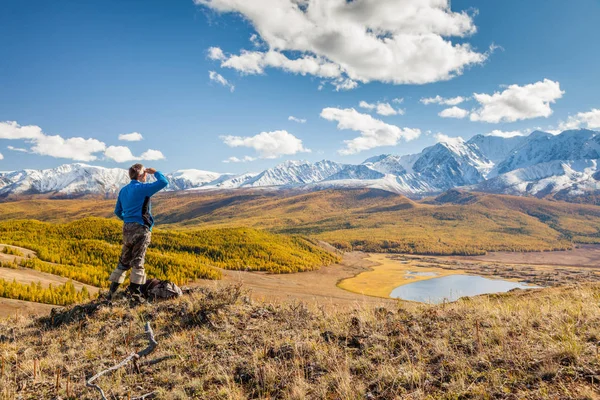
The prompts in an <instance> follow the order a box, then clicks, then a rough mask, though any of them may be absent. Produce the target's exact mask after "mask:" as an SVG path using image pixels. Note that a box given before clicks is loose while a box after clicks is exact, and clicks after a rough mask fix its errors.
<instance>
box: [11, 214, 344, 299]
mask: <svg viewBox="0 0 600 400" xmlns="http://www.w3.org/2000/svg"><path fill="white" fill-rule="evenodd" d="M121 230H122V223H120V222H118V221H115V220H108V219H102V218H86V219H83V220H79V221H74V222H71V223H66V224H51V223H46V222H39V221H32V220H23V221H5V222H1V223H0V243H3V244H9V245H13V246H19V247H24V248H27V249H31V250H33V251H35V252H36V253H37V258H27V259H24V260H22V261H21V263H20V265H21V266H23V267H27V268H32V269H35V270H38V271H43V272H48V273H51V274H55V275H59V276H62V277H65V278H68V279H72V280H76V281H79V282H82V283H86V284H89V285H93V286H97V287H106V286H107V284H108V282H107V279H108V276H109V275H110V272H111V271H112V270H113V269H114V268H115V266H116V265H117V263H118V259H119V255H120V252H121V240H122V239H121V238H122V231H121ZM338 260H339V258H338V257H337V256H335V255H333V254H331V253H329V252H328V251H326V250H324V249H322V248H321V247H319V246H318V245H317V244H316V242H314V241H312V240H310V239H306V238H303V237H300V236H296V235H291V236H288V235H277V234H273V233H268V232H265V231H261V230H256V229H251V228H224V229H207V230H189V231H182V232H176V231H163V230H158V229H156V230H155V231H154V232H153V233H152V244H151V246H150V248H149V249H148V252H147V256H146V265H145V266H146V270H147V274H148V276H150V277H153V278H158V279H168V280H171V281H173V282H175V283H177V284H180V285H181V284H185V283H188V282H191V281H194V280H196V279H219V278H220V277H221V272H220V271H219V269H218V268H224V269H234V270H253V271H267V272H271V273H291V272H298V271H307V270H312V269H315V268H319V267H320V266H322V265H328V264H331V263H334V262H337V261H338Z"/></svg>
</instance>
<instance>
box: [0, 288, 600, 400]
mask: <svg viewBox="0 0 600 400" xmlns="http://www.w3.org/2000/svg"><path fill="white" fill-rule="evenodd" d="M599 304H600V286H599V285H585V286H581V287H569V288H555V289H545V290H543V291H536V292H535V293H530V292H516V293H510V294H504V295H495V296H487V297H485V296H484V297H478V298H473V299H470V300H463V301H459V302H456V303H452V304H446V305H444V306H426V305H415V304H407V303H401V302H398V303H397V305H396V306H388V307H377V308H373V307H371V308H368V307H367V308H357V309H354V310H351V311H344V312H340V311H325V310H319V309H318V308H309V307H307V306H306V305H305V304H304V303H288V304H278V305H273V304H267V303H254V302H252V301H251V300H249V299H248V298H247V297H245V295H244V294H243V293H241V292H240V290H239V288H236V287H229V288H222V289H218V290H209V289H204V290H202V291H200V292H195V293H193V294H191V295H189V296H184V297H183V298H181V299H179V300H176V301H171V302H164V303H161V304H156V305H146V306H141V307H138V308H134V309H131V308H129V307H127V306H125V305H123V304H119V305H115V306H113V307H103V308H100V309H99V310H97V312H96V313H95V314H93V315H90V316H88V318H87V319H85V320H83V321H81V322H73V323H70V324H64V325H62V326H59V327H56V328H50V327H48V326H46V325H44V322H43V321H34V320H31V319H24V318H20V319H18V320H15V319H14V318H13V319H11V320H7V321H5V322H2V323H0V338H1V340H0V357H1V358H2V360H3V361H2V363H3V364H2V365H3V366H2V367H0V369H1V376H0V387H1V388H2V390H1V391H0V399H3V400H4V399H16V398H19V399H21V398H23V399H39V398H55V397H58V396H60V397H61V398H63V399H65V398H72V399H96V398H97V393H95V392H93V391H92V390H90V389H87V388H85V387H84V379H85V377H89V376H91V375H92V374H94V373H96V372H98V371H100V370H101V369H104V368H106V367H108V366H111V365H114V364H115V363H116V362H118V361H120V360H121V359H123V358H124V357H125V356H126V355H127V354H129V353H130V352H132V351H136V350H139V349H140V348H144V347H145V346H146V343H145V339H144V336H143V325H144V323H145V322H146V321H151V323H152V325H153V328H154V331H155V333H156V339H157V341H158V342H159V347H158V350H157V351H156V352H155V353H154V354H153V357H163V356H173V357H174V358H172V359H169V360H166V361H163V362H161V363H158V364H155V365H153V366H143V365H142V366H141V367H140V371H134V370H130V369H123V370H121V371H119V372H117V373H115V374H114V375H112V376H110V377H106V378H102V379H101V380H100V382H99V384H100V385H101V387H102V388H104V390H105V391H107V392H108V394H109V396H112V397H111V398H115V399H116V398H120V399H126V398H128V396H129V395H131V397H135V396H139V395H141V394H143V393H148V392H152V391H156V396H157V398H161V399H191V398H198V399H246V398H262V399H268V398H271V399H595V398H598V396H600V391H599V390H600V386H599V385H598V382H600V357H599V353H598V341H599V340H600V306H599ZM34 360H38V361H36V366H37V367H36V377H35V379H34V377H33V365H34ZM57 371H58V374H59V379H58V382H59V386H58V387H56V382H57V379H56V378H57ZM67 379H68V380H69V382H70V389H69V391H70V393H69V394H67V392H66V382H67Z"/></svg>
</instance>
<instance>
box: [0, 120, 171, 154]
mask: <svg viewBox="0 0 600 400" xmlns="http://www.w3.org/2000/svg"><path fill="white" fill-rule="evenodd" d="M134 134H136V135H139V136H140V137H141V135H140V134H139V133H136V132H134V133H131V134H128V135H121V136H126V137H129V136H130V135H134ZM121 136H120V137H119V138H121ZM131 137H134V136H131ZM131 137H130V140H131ZM0 139H22V140H25V141H26V142H28V143H31V149H30V150H27V149H23V148H17V147H13V146H8V147H7V148H8V149H9V150H12V151H20V152H25V153H29V152H31V153H34V154H39V155H44V156H51V157H56V158H68V159H71V160H75V161H94V160H96V159H98V157H97V155H96V154H97V153H100V152H104V153H105V156H106V157H107V158H110V159H113V160H115V161H117V162H125V161H131V160H162V159H164V155H163V154H162V153H161V152H160V151H158V150H148V151H146V152H145V153H143V154H142V155H141V156H140V157H135V156H134V155H133V154H131V150H129V148H127V147H125V146H110V147H108V148H107V147H106V144H105V143H104V142H101V141H99V140H97V139H84V138H81V137H72V138H67V139H65V138H63V137H61V136H59V135H54V136H49V135H46V134H45V133H44V132H43V131H42V128H40V127H39V126H35V125H29V126H20V125H19V124H17V123H16V122H10V121H9V122H0Z"/></svg>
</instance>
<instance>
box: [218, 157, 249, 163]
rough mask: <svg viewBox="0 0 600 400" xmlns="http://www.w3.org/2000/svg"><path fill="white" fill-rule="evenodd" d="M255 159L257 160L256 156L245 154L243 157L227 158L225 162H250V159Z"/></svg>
mask: <svg viewBox="0 0 600 400" xmlns="http://www.w3.org/2000/svg"><path fill="white" fill-rule="evenodd" d="M254 160H256V158H254V157H250V156H244V157H242V158H237V157H229V158H228V159H227V160H223V162H224V163H225V164H229V163H245V162H250V161H254Z"/></svg>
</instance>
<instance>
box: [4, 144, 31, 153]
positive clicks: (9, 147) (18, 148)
mask: <svg viewBox="0 0 600 400" xmlns="http://www.w3.org/2000/svg"><path fill="white" fill-rule="evenodd" d="M6 148H7V149H9V150H11V151H18V152H20V153H29V152H28V151H27V149H23V148H20V147H13V146H6Z"/></svg>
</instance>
